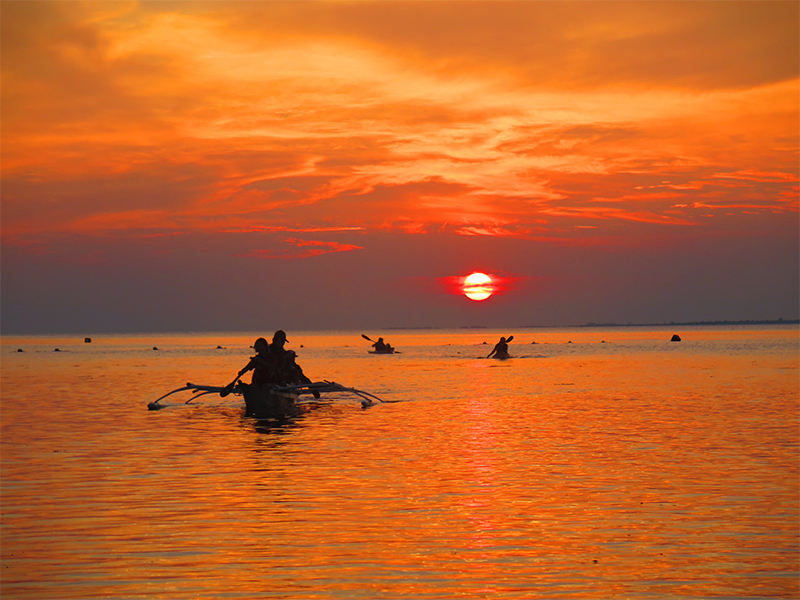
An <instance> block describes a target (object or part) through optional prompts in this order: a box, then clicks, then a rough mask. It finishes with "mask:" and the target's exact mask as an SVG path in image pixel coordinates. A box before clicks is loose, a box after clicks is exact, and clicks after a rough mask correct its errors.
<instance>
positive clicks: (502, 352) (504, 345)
mask: <svg viewBox="0 0 800 600" xmlns="http://www.w3.org/2000/svg"><path fill="white" fill-rule="evenodd" d="M513 339H514V336H513V335H510V336H508V338H505V337H501V338H500V341H499V342H497V344H495V346H494V350H492V351H491V352H490V353H489V356H487V357H486V358H492V356H494V358H510V357H511V355H510V354H509V353H508V342H510V341H511V340H513Z"/></svg>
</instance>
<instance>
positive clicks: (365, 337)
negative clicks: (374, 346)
mask: <svg viewBox="0 0 800 600" xmlns="http://www.w3.org/2000/svg"><path fill="white" fill-rule="evenodd" d="M361 337H363V338H364V339H365V340H367V341H368V342H372V340H371V339H369V338H368V337H367V336H365V335H364V334H363V333H362V334H361Z"/></svg>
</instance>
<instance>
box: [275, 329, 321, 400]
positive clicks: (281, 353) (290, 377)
mask: <svg viewBox="0 0 800 600" xmlns="http://www.w3.org/2000/svg"><path fill="white" fill-rule="evenodd" d="M288 341H289V340H288V339H286V332H285V331H283V329H279V330H278V331H276V332H275V334H274V335H273V336H272V343H271V344H270V345H269V353H270V354H271V355H272V356H274V358H275V362H276V364H277V367H278V379H279V381H278V382H277V383H279V384H283V385H287V384H296V383H311V380H310V379H309V378H308V377H306V375H305V373H303V369H301V368H300V365H298V364H297V361H296V359H297V354H296V353H295V351H294V350H286V349H285V348H284V346H285V345H286V343H287V342H288ZM312 394H313V395H314V397H315V398H319V393H318V392H312Z"/></svg>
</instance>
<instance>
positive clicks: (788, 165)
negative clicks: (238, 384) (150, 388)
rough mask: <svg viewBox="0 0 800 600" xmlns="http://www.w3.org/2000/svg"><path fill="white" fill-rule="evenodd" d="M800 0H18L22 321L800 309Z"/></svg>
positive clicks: (5, 161) (25, 328) (152, 324)
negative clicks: (465, 287)
mask: <svg viewBox="0 0 800 600" xmlns="http://www.w3.org/2000/svg"><path fill="white" fill-rule="evenodd" d="M799 7H800V3H797V2H794V1H779V2H769V1H755V2H726V1H712V2H703V1H693V2H651V1H638V2H637V1H627V2H604V1H600V0H598V1H583V2H570V1H557V2H547V1H516V2H504V1H480V0H478V1H470V2H459V1H436V2H433V1H428V2H412V1H408V2H392V1H378V2H350V1H322V2H315V1H290V2H270V1H264V2H262V1H244V2H239V1H235V0H234V1H231V0H227V1H223V2H213V1H200V2H193V1H181V2H157V1H154V2H123V1H113V2H78V1H68V2H48V1H42V2H26V1H20V2H17V1H8V0H4V1H3V2H2V3H0V22H1V23H2V38H0V39H1V41H2V49H1V50H2V63H1V67H2V87H1V88H0V89H1V93H2V97H1V99H2V106H0V109H1V112H0V118H1V119H2V123H1V124H2V130H1V132H2V157H1V158H2V187H1V188H0V191H1V192H2V205H1V208H2V214H1V215H0V216H1V217H2V221H1V222H0V224H1V225H2V255H0V259H1V260H2V330H3V333H6V334H12V333H60V332H65V333H78V334H86V335H91V334H92V333H102V332H128V331H130V332H137V331H222V330H237V331H245V330H246V331H265V332H269V331H272V330H275V329H278V328H283V329H286V330H287V331H289V330H312V329H344V328H356V329H363V330H365V332H366V333H372V334H380V333H381V329H382V328H390V327H461V326H473V325H480V326H491V327H509V328H513V327H521V326H525V325H578V324H583V323H586V322H590V321H591V322H616V323H654V322H667V323H668V322H673V321H675V322H682V321H697V320H745V319H777V318H784V319H796V318H798V301H799V299H798V287H800V282H798V271H799V270H800V266H799V265H798V231H799V230H800V228H799V227H798V190H799V187H798V185H799V183H800V178H799V175H800V174H799V171H798V160H799V158H798V134H799V133H800V119H799V118H798V117H799V116H800V79H799V76H800V65H799V64H798V63H799V61H800V59H799V57H800V41H799V39H798V29H799V25H798V24H799V23H800V12H799ZM473 271H482V272H484V273H487V274H490V275H492V276H494V277H495V278H496V280H497V281H498V282H499V286H498V289H497V291H496V293H495V294H494V295H493V296H492V297H490V298H489V299H487V300H485V301H482V302H475V301H472V300H469V299H467V298H466V297H465V296H464V295H463V294H461V293H460V292H459V290H458V289H455V288H457V284H456V285H454V283H453V282H457V281H458V279H459V278H463V277H464V276H466V275H468V274H469V273H471V272H473ZM509 332H510V333H513V331H509ZM290 337H291V336H290Z"/></svg>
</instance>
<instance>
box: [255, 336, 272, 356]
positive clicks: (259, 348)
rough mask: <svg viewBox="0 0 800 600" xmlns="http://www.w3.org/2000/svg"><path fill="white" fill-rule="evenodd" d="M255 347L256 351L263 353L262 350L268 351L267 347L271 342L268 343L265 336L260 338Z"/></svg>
mask: <svg viewBox="0 0 800 600" xmlns="http://www.w3.org/2000/svg"><path fill="white" fill-rule="evenodd" d="M253 348H255V350H256V352H258V353H259V354H261V353H262V352H266V351H267V349H268V348H269V344H268V343H267V340H265V339H264V338H258V339H257V340H256V341H255V343H254V344H253Z"/></svg>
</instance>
